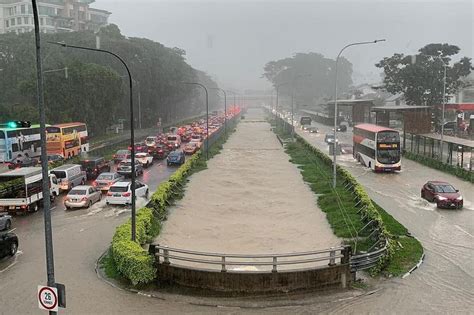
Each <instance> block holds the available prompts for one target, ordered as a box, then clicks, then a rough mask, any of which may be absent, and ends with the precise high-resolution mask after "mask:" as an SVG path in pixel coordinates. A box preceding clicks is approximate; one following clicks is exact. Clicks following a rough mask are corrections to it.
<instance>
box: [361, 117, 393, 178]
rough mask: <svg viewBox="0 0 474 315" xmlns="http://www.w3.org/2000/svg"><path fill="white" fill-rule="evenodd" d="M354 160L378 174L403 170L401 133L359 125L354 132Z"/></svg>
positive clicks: (373, 126)
mask: <svg viewBox="0 0 474 315" xmlns="http://www.w3.org/2000/svg"><path fill="white" fill-rule="evenodd" d="M353 141H354V149H353V154H354V158H355V159H356V160H357V161H359V162H360V163H362V164H363V165H365V166H367V167H369V168H371V169H372V170H374V171H376V172H393V171H399V170H401V152H400V133H399V132H398V131H396V130H393V129H390V128H387V127H382V126H377V125H372V124H359V125H356V126H354V131H353Z"/></svg>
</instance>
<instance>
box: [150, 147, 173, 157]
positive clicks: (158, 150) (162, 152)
mask: <svg viewBox="0 0 474 315" xmlns="http://www.w3.org/2000/svg"><path fill="white" fill-rule="evenodd" d="M150 149H151V147H150ZM150 149H149V150H148V153H149V154H151V155H153V157H155V158H157V159H160V160H161V159H164V158H166V157H167V156H168V154H169V150H168V147H167V146H165V145H163V144H158V145H156V146H155V147H153V150H152V151H150Z"/></svg>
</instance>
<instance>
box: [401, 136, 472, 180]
mask: <svg viewBox="0 0 474 315" xmlns="http://www.w3.org/2000/svg"><path fill="white" fill-rule="evenodd" d="M403 147H404V149H405V150H406V151H408V152H411V153H415V154H417V155H423V156H426V157H430V158H432V159H436V160H439V159H440V154H441V135H440V134H437V133H427V134H407V140H406V145H404V146H403ZM442 151H443V157H442V162H443V163H446V164H449V165H451V166H458V167H462V168H464V169H466V170H468V171H469V172H472V171H473V167H472V163H473V162H474V141H472V140H468V139H462V138H458V137H451V136H446V135H445V136H443V150H442Z"/></svg>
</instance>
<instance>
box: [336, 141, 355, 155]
mask: <svg viewBox="0 0 474 315" xmlns="http://www.w3.org/2000/svg"><path fill="white" fill-rule="evenodd" d="M339 147H340V148H341V153H342V154H352V153H353V152H354V148H353V146H352V144H348V143H341V144H339Z"/></svg>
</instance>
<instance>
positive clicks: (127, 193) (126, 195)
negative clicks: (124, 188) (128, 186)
mask: <svg viewBox="0 0 474 315" xmlns="http://www.w3.org/2000/svg"><path fill="white" fill-rule="evenodd" d="M122 196H123V197H130V193H129V192H126V193H123V194H122Z"/></svg>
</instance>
